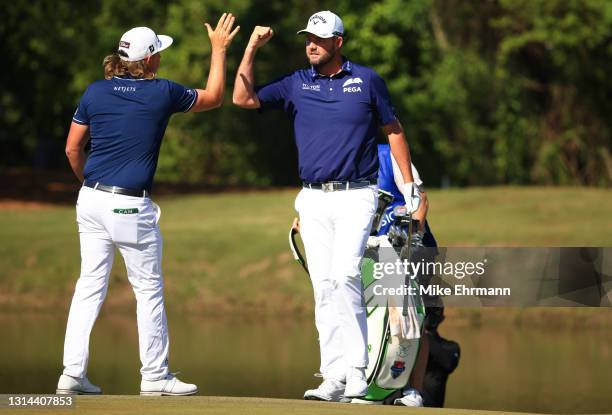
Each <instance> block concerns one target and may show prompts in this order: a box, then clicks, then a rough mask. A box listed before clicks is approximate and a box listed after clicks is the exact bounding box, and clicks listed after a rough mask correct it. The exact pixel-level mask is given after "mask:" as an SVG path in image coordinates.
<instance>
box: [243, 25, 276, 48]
mask: <svg viewBox="0 0 612 415" xmlns="http://www.w3.org/2000/svg"><path fill="white" fill-rule="evenodd" d="M272 36H274V31H273V30H272V28H271V27H268V26H255V29H253V33H252V34H251V38H250V39H249V46H250V47H252V48H255V49H258V48H260V47H262V46H263V45H265V44H266V43H267V42H268V40H270V39H271V38H272Z"/></svg>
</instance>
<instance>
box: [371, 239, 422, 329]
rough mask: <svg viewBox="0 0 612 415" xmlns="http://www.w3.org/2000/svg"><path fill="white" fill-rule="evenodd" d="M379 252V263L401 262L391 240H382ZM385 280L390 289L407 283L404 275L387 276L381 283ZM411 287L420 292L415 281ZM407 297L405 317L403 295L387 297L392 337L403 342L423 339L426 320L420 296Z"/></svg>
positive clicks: (411, 282) (412, 281) (385, 284)
mask: <svg viewBox="0 0 612 415" xmlns="http://www.w3.org/2000/svg"><path fill="white" fill-rule="evenodd" d="M378 252H379V262H380V263H382V264H386V263H391V264H395V263H396V262H397V261H400V257H399V256H398V254H397V252H396V250H395V249H394V248H393V247H392V246H391V243H390V242H389V239H388V238H386V237H383V238H380V244H379V249H378ZM383 279H387V281H386V282H383V284H384V286H388V287H389V286H390V288H401V286H402V285H403V284H405V283H406V277H405V275H404V274H403V273H402V274H399V273H398V274H385V275H384V276H383V278H381V279H379V281H381V282H382V280H383ZM410 285H411V286H412V287H415V289H417V290H418V286H417V284H416V282H415V281H414V279H411V280H410ZM417 292H418V291H417ZM407 297H408V307H407V310H406V311H407V313H406V315H403V309H404V307H403V305H404V296H403V295H389V296H388V297H387V300H388V301H387V307H388V309H389V330H390V331H391V336H397V337H398V338H399V339H402V340H410V339H419V338H420V337H421V325H422V324H423V319H424V313H423V312H421V313H419V310H421V311H422V309H423V304H422V302H421V301H420V296H419V295H418V294H417V295H409V296H407Z"/></svg>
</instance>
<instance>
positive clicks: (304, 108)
mask: <svg viewBox="0 0 612 415" xmlns="http://www.w3.org/2000/svg"><path fill="white" fill-rule="evenodd" d="M256 91H257V97H258V98H259V102H260V104H261V109H262V110H265V109H268V108H283V109H284V110H285V112H286V113H287V114H288V115H289V117H290V119H291V123H292V126H293V130H294V133H295V142H296V145H297V150H298V162H299V175H300V178H301V179H302V180H303V181H305V182H309V183H319V182H327V181H335V180H338V181H345V180H352V181H355V180H363V179H376V177H377V172H378V156H377V149H376V135H377V133H378V127H379V126H383V125H387V124H390V123H391V122H393V121H395V120H396V117H395V111H394V109H393V106H392V105H391V99H390V97H389V92H388V90H387V86H386V85H385V82H384V81H383V79H382V78H381V77H380V76H379V75H378V74H377V73H376V72H374V71H373V70H372V69H370V68H368V67H365V66H361V65H356V64H354V63H352V62H350V61H348V60H346V61H344V64H343V65H342V71H341V72H340V73H338V74H336V75H334V76H332V77H329V76H323V75H320V74H318V73H317V72H316V71H315V70H314V68H312V67H311V68H308V69H302V70H298V71H296V72H293V73H292V74H289V75H286V76H284V77H282V78H280V79H278V80H276V81H273V82H271V83H269V84H266V85H264V86H261V87H258V88H256Z"/></svg>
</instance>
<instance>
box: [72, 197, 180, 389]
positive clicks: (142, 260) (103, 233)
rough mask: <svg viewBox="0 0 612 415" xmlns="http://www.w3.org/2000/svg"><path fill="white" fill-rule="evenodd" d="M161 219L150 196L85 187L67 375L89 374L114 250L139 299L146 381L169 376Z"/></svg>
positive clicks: (80, 200) (80, 205)
mask: <svg viewBox="0 0 612 415" xmlns="http://www.w3.org/2000/svg"><path fill="white" fill-rule="evenodd" d="M159 215H160V211H159V207H158V206H157V205H156V204H155V203H153V202H152V201H151V199H149V198H142V197H131V196H123V195H118V194H112V193H105V192H101V191H97V190H93V189H90V188H88V187H83V188H82V189H81V191H80V193H79V198H78V202H77V223H78V225H79V235H80V241H81V275H80V277H79V279H78V281H77V283H76V288H75V290H74V296H73V298H72V304H71V306H70V313H69V315H68V325H67V328H66V339H65V342H64V374H66V375H69V376H74V377H83V376H85V375H86V373H87V362H88V360H89V336H90V334H91V330H92V328H93V325H94V323H95V321H96V318H97V317H98V313H99V312H100V307H101V306H102V303H103V302H104V298H105V297H106V292H107V289H108V282H109V274H110V271H111V268H112V265H113V259H114V254H115V247H117V248H118V250H119V252H120V253H121V255H122V256H123V260H124V262H125V265H126V268H127V275H128V279H129V281H130V283H131V284H132V288H133V290H134V294H135V296H136V301H137V308H136V313H137V320H138V339H139V349H140V360H141V363H142V368H141V374H142V377H143V379H146V380H158V379H161V378H163V377H165V376H166V374H167V373H168V350H169V342H168V323H167V320H166V312H165V310H164V298H163V287H164V286H163V279H162V272H161V258H162V237H161V233H160V231H159V226H158V224H157V222H158V220H159ZM117 352H118V353H119V352H120V351H117Z"/></svg>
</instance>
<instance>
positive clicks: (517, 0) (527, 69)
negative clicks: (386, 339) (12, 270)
mask: <svg viewBox="0 0 612 415" xmlns="http://www.w3.org/2000/svg"><path fill="white" fill-rule="evenodd" d="M330 7H333V9H332V11H334V12H335V13H337V14H338V15H340V16H341V17H342V19H343V21H344V24H345V27H346V29H347V36H346V43H345V46H344V48H343V50H344V54H345V55H346V56H347V57H348V58H350V59H351V60H353V61H355V62H358V63H361V64H365V65H368V66H371V67H373V68H374V69H375V70H376V71H377V72H378V73H380V74H381V75H382V76H383V78H384V79H385V80H386V82H387V85H388V87H389V90H390V93H391V96H392V99H393V103H394V106H395V108H396V111H397V114H398V117H399V119H400V120H401V122H402V124H403V125H404V127H405V129H406V132H407V137H408V140H409V143H410V146H411V149H412V152H413V159H414V162H415V164H416V165H417V167H418V168H419V170H420V171H421V174H422V175H423V176H424V178H425V181H426V183H428V184H430V185H433V186H437V185H440V184H449V183H450V184H451V185H459V186H463V185H492V184H554V185H591V186H609V185H610V184H612V138H611V132H612V117H611V116H610V114H611V113H612V102H611V100H610V99H609V97H610V96H612V83H611V82H610V81H609V79H608V78H609V74H610V72H611V69H612V41H611V40H612V2H610V1H605V0H382V1H366V0H338V1H336V2H333V3H329V2H323V1H300V0H265V1H264V0H229V1H219V0H211V1H200V0H182V1H176V2H165V1H151V0H133V1H131V2H128V3H126V2H125V1H118V0H106V1H91V2H78V1H59V2H58V1H51V0H38V1H32V2H9V3H6V4H5V5H4V11H3V15H2V20H1V23H0V49H1V51H2V56H3V64H2V71H1V75H0V79H1V82H2V89H1V91H0V97H1V98H0V106H1V109H0V143H1V145H2V152H1V154H2V155H1V156H0V163H1V166H2V167H4V168H6V167H10V166H26V167H44V168H60V167H65V165H66V162H65V157H64V154H63V146H64V140H65V137H66V133H67V130H68V127H69V124H70V119H71V116H72V113H73V112H74V109H75V108H76V105H77V103H78V100H79V98H80V96H81V94H82V93H83V91H84V90H85V88H86V87H87V85H88V84H89V83H90V82H93V81H94V80H97V79H101V78H102V75H103V74H102V65H101V62H102V59H103V57H104V56H105V55H107V54H109V53H111V52H113V51H114V50H115V49H116V47H117V43H118V39H119V38H120V37H121V34H122V33H123V32H125V31H127V30H128V29H129V28H131V27H134V26H143V25H144V26H149V27H151V28H153V29H154V30H155V31H156V32H158V33H164V34H168V35H170V36H172V37H173V38H174V42H175V43H174V45H173V46H172V47H171V48H170V49H169V50H168V51H166V52H164V53H163V54H162V55H163V56H162V63H161V68H160V71H159V76H160V77H163V78H168V79H172V80H174V81H177V82H181V83H183V84H185V85H187V86H190V87H203V85H204V82H205V80H206V77H207V71H208V67H209V62H210V61H209V59H210V44H209V41H208V37H207V34H206V31H205V30H204V27H203V22H204V21H209V22H211V23H213V22H216V21H217V19H218V17H219V15H220V14H221V13H222V12H223V11H226V10H228V11H231V12H232V13H234V14H235V15H236V16H237V20H238V24H240V26H241V27H242V29H241V32H240V33H239V35H238V36H237V38H236V39H235V40H234V42H233V44H232V46H231V48H230V51H229V52H228V65H227V67H228V88H227V94H226V105H224V106H223V107H222V108H221V109H219V110H215V111H212V112H210V113H207V114H205V115H186V116H176V117H173V118H172V120H171V122H170V124H169V127H168V130H167V132H166V137H165V139H164V143H163V145H162V151H161V156H160V161H159V168H158V175H157V177H158V179H162V180H166V181H177V182H178V181H181V182H199V183H209V184H229V185H234V184H248V185H290V184H295V183H297V182H298V177H297V167H296V164H297V156H296V150H295V145H294V142H293V134H292V131H291V126H290V124H289V121H288V120H287V117H286V116H285V115H284V114H282V113H281V112H269V113H264V114H258V113H257V112H251V111H245V110H241V109H239V108H236V107H234V106H232V105H231V89H232V84H233V77H234V75H235V71H236V69H237V66H238V63H239V62H240V58H241V56H242V52H243V48H244V46H245V45H246V42H247V40H248V37H249V35H250V33H251V31H252V28H253V27H254V26H255V25H268V26H272V28H273V29H274V31H275V36H274V38H273V39H272V40H271V41H270V42H269V43H268V44H267V45H266V46H264V47H263V48H262V49H261V50H260V52H259V53H258V58H257V63H256V68H255V76H256V79H257V81H258V82H259V83H264V82H266V81H269V80H272V79H274V78H276V77H279V76H281V75H283V74H285V73H288V72H290V71H293V70H295V69H297V68H300V67H303V66H304V65H306V59H305V56H304V47H303V46H304V43H303V38H302V37H300V36H297V35H296V31H297V30H299V29H301V28H302V27H304V26H305V24H306V20H307V18H308V17H309V16H310V15H311V14H312V13H313V12H315V11H318V10H323V9H328V8H330Z"/></svg>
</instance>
